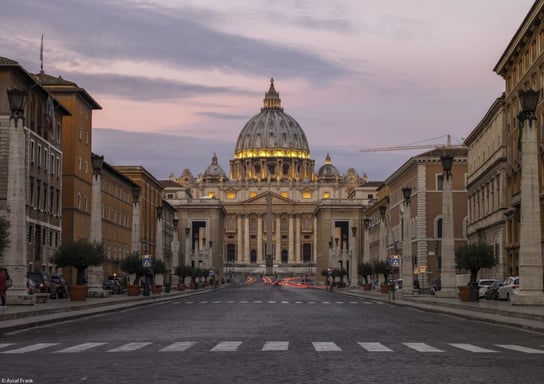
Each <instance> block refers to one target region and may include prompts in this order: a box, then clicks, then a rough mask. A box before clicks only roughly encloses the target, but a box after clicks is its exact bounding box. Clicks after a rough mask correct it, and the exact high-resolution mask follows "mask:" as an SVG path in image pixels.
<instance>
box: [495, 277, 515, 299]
mask: <svg viewBox="0 0 544 384" xmlns="http://www.w3.org/2000/svg"><path fill="white" fill-rule="evenodd" d="M518 288H519V277H509V278H508V279H506V281H505V282H504V285H503V286H502V287H500V288H499V289H498V290H497V292H498V298H499V300H510V297H511V296H512V295H513V291H514V289H518Z"/></svg>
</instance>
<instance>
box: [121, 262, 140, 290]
mask: <svg viewBox="0 0 544 384" xmlns="http://www.w3.org/2000/svg"><path fill="white" fill-rule="evenodd" d="M121 270H122V271H123V272H126V273H128V274H129V275H135V276H134V281H133V283H132V284H129V285H128V287H127V292H128V295H129V296H138V295H139V294H140V279H141V278H142V276H143V275H144V268H143V266H142V259H141V258H140V253H139V252H132V253H131V254H130V255H129V256H127V257H125V258H124V259H123V260H121Z"/></svg>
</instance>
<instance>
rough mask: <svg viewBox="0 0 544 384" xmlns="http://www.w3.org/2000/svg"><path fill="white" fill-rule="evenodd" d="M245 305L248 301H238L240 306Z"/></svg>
mask: <svg viewBox="0 0 544 384" xmlns="http://www.w3.org/2000/svg"><path fill="white" fill-rule="evenodd" d="M247 303H249V301H247V300H242V301H240V304H247Z"/></svg>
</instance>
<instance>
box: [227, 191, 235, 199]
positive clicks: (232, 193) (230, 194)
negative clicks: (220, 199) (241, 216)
mask: <svg viewBox="0 0 544 384" xmlns="http://www.w3.org/2000/svg"><path fill="white" fill-rule="evenodd" d="M227 199H229V200H232V199H236V192H235V191H227Z"/></svg>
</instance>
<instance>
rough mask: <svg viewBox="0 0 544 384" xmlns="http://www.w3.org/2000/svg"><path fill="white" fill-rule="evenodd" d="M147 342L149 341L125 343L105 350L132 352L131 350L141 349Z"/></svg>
mask: <svg viewBox="0 0 544 384" xmlns="http://www.w3.org/2000/svg"><path fill="white" fill-rule="evenodd" d="M149 344H151V343H149V342H140V343H127V344H123V345H121V346H120V347H117V348H113V349H110V350H107V351H106V352H132V351H136V350H138V349H141V348H143V347H145V346H147V345H149Z"/></svg>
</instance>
